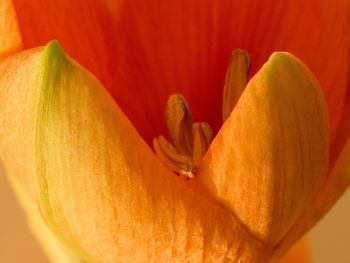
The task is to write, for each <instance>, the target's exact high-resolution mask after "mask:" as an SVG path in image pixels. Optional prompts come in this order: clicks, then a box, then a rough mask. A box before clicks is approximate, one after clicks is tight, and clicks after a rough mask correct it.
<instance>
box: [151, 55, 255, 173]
mask: <svg viewBox="0 0 350 263" xmlns="http://www.w3.org/2000/svg"><path fill="white" fill-rule="evenodd" d="M249 65H250V56H249V54H248V53H247V52H245V51H243V50H240V49H237V50H235V51H233V53H232V57H231V61H230V64H229V67H228V70H227V73H226V81H225V87H224V92H223V93H224V95H223V110H222V118H223V121H225V120H226V119H227V118H228V116H229V115H230V114H231V112H232V110H233V108H234V107H235V105H236V103H237V101H238V99H239V97H240V95H241V94H242V92H243V90H244V88H245V87H246V85H247V83H248V71H249ZM166 123H167V126H168V132H169V136H170V139H171V140H170V141H168V140H167V139H166V138H165V137H164V136H162V135H160V136H159V137H156V138H154V139H153V147H154V150H155V152H156V154H157V155H158V157H159V159H160V160H161V161H162V162H163V163H164V164H165V165H166V166H168V168H169V169H171V170H172V171H173V172H174V173H176V174H178V175H184V176H186V177H188V178H193V177H195V174H196V172H197V168H198V166H199V164H200V162H201V160H202V158H203V156H204V155H205V153H206V151H207V150H208V148H209V146H210V143H211V141H212V138H213V132H212V129H211V127H210V125H209V124H208V123H206V122H193V119H192V115H191V112H190V110H189V107H188V104H187V102H186V100H185V98H184V97H183V96H182V95H180V94H173V95H171V96H170V97H169V99H168V102H167V106H166Z"/></svg>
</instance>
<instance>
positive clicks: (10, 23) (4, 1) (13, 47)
mask: <svg viewBox="0 0 350 263" xmlns="http://www.w3.org/2000/svg"><path fill="white" fill-rule="evenodd" d="M0 14H1V16H0V58H1V57H3V56H6V55H9V54H11V53H13V52H16V51H18V50H20V49H21V48H22V39H21V33H20V32H19V28H18V24H17V18H16V14H15V10H14V8H13V5H12V1H11V0H1V1H0Z"/></svg>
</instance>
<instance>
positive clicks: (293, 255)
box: [278, 239, 312, 263]
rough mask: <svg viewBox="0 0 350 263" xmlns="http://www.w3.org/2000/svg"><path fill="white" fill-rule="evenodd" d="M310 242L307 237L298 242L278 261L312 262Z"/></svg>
mask: <svg viewBox="0 0 350 263" xmlns="http://www.w3.org/2000/svg"><path fill="white" fill-rule="evenodd" d="M311 262H312V260H311V255H310V248H309V244H308V243H307V241H306V239H302V240H300V241H299V242H297V243H296V244H295V245H294V246H293V247H292V248H291V249H290V250H289V251H288V253H287V254H286V255H284V256H283V258H282V259H281V260H280V261H278V263H311Z"/></svg>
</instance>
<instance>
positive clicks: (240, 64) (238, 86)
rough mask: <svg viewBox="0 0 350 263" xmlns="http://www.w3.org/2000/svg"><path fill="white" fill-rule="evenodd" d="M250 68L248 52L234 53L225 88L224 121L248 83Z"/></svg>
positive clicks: (237, 51) (239, 50)
mask: <svg viewBox="0 0 350 263" xmlns="http://www.w3.org/2000/svg"><path fill="white" fill-rule="evenodd" d="M249 66H250V55H249V53H248V52H246V51H244V50H241V49H236V50H234V51H233V52H232V56H231V62H230V65H229V67H228V70H227V73H226V81H225V87H224V96H223V108H222V119H223V121H225V120H226V119H227V118H228V117H229V116H230V114H231V112H232V110H233V108H234V107H235V106H236V103H237V102H238V99H239V98H240V96H241V94H242V92H243V90H244V89H245V87H246V85H247V83H248V71H249Z"/></svg>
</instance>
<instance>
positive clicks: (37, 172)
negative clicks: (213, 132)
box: [0, 42, 272, 263]
mask: <svg viewBox="0 0 350 263" xmlns="http://www.w3.org/2000/svg"><path fill="white" fill-rule="evenodd" d="M0 90H1V93H0V107H1V111H0V112H1V113H2V114H0V122H1V125H0V135H1V140H0V150H1V154H2V158H3V160H4V162H5V166H6V168H7V169H8V171H9V172H10V174H11V175H13V178H15V179H16V180H17V181H18V182H19V183H20V185H21V187H23V188H24V189H25V191H26V193H28V194H29V195H30V198H31V200H32V201H33V202H34V204H35V205H36V206H37V207H38V208H39V209H40V212H41V215H42V217H43V218H44V220H45V222H46V224H47V225H48V226H49V227H50V229H51V230H52V231H53V232H54V233H55V234H56V235H57V236H58V237H59V238H60V240H61V241H63V242H64V243H65V244H68V246H69V247H70V248H72V249H74V251H76V252H77V253H78V254H79V255H80V256H81V257H82V258H85V259H87V260H88V261H89V262H101V263H109V262H169V260H170V259H176V260H177V261H178V262H184V261H188V262H247V263H248V262H260V261H261V262H266V261H267V260H268V258H269V257H270V256H271V249H272V247H271V246H269V245H268V244H264V243H263V242H262V241H260V240H258V239H256V238H255V237H254V236H252V235H251V234H250V233H249V232H248V231H246V229H245V228H244V227H243V226H242V225H241V224H240V223H239V222H238V221H237V220H236V218H235V217H234V215H233V214H232V213H231V212H230V211H229V210H228V209H225V208H223V207H222V206H221V205H220V204H218V203H217V202H216V201H215V200H214V199H212V198H211V197H210V196H209V195H207V193H206V191H205V190H204V189H202V188H200V187H199V186H198V184H197V183H196V182H195V181H193V180H185V179H181V178H180V177H176V176H175V175H174V174H172V173H171V172H169V171H168V170H167V169H166V168H165V167H164V166H163V165H162V163H161V162H160V161H159V160H158V159H157V157H156V155H155V154H154V153H153V152H152V151H151V149H150V148H149V146H148V145H147V144H146V143H145V142H144V141H143V140H142V139H141V137H140V136H139V134H138V133H137V132H136V130H135V128H134V127H133V126H132V125H131V123H130V122H129V120H128V119H127V118H126V117H125V115H124V114H123V113H122V111H121V110H120V109H119V107H118V106H117V105H116V104H115V102H114V101H113V99H112V98H111V97H110V96H109V95H108V93H107V92H106V91H105V90H104V88H103V87H102V86H101V84H100V83H99V82H98V81H97V80H96V79H95V78H94V77H93V76H92V75H91V74H90V73H89V72H87V71H86V70H85V69H84V68H82V67H81V66H79V65H78V64H77V63H75V62H73V61H72V60H71V59H69V58H67V57H66V56H65V54H64V53H63V51H62V49H61V48H60V46H59V45H58V44H57V43H56V42H52V43H50V44H49V45H48V46H47V47H45V49H41V48H39V49H36V50H31V51H26V52H23V53H20V54H17V55H16V56H14V57H11V58H8V59H6V60H5V61H4V62H3V63H2V64H0ZM208 211H210V213H208Z"/></svg>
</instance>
